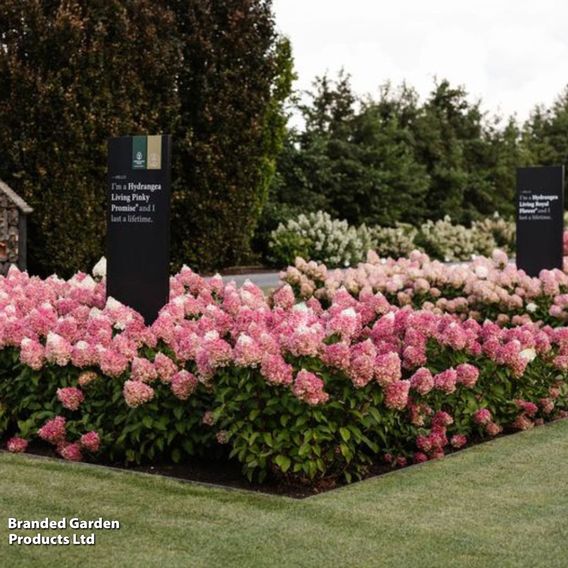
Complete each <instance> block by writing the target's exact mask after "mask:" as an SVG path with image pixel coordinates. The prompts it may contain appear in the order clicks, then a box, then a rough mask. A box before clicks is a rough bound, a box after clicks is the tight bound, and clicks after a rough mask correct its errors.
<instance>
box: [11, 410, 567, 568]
mask: <svg viewBox="0 0 568 568" xmlns="http://www.w3.org/2000/svg"><path fill="white" fill-rule="evenodd" d="M46 515H47V516H50V517H51V518H59V517H61V516H67V517H72V516H74V517H82V518H85V519H90V518H98V517H100V516H102V517H104V518H107V519H118V520H119V521H120V522H121V525H122V528H121V530H120V531H98V532H97V544H96V546H94V547H79V546H75V547H71V546H69V547H64V546H58V547H32V546H29V547H22V546H19V547H17V546H8V544H7V541H8V529H7V518H8V517H9V516H12V517H17V518H20V519H33V518H42V517H45V516H46ZM0 523H1V525H0V526H1V527H2V528H1V529H0V565H1V566H2V567H6V568H8V567H9V568H11V567H19V566H22V567H26V568H27V567H30V566H42V567H44V566H57V567H61V568H63V567H67V566H73V567H81V568H82V567H87V566H108V567H111V566H113V567H118V566H136V567H148V566H160V567H163V568H166V567H171V566H183V567H188V566H203V567H222V568H224V567H231V566H238V567H246V566H270V567H274V568H276V567H280V566H286V567H296V566H301V567H312V566H328V567H344V566H353V567H366V566H377V567H385V566H397V567H405V566H412V567H416V566H428V567H444V566H467V567H475V566H491V567H493V566H495V567H506V566H531V567H532V566H546V567H554V566H562V567H566V566H568V421H564V422H557V423H555V424H552V425H550V426H546V427H542V428H539V429H536V430H534V431H532V432H527V433H522V434H517V435H514V436H509V437H507V438H502V439H499V440H495V441H493V442H490V443H487V444H483V445H481V446H477V447H475V448H472V449H469V450H466V451H463V452H461V453H459V454H456V455H454V456H452V457H449V458H446V459H445V460H442V461H439V462H432V463H427V464H424V465H421V466H418V467H412V468H409V469H406V470H402V471H398V472H394V473H392V474H389V475H386V476H383V477H381V478H375V479H372V480H368V481H365V482H363V483H359V484H355V485H352V486H350V487H348V488H344V489H340V490H337V491H333V492H330V493H326V494H324V495H319V496H316V497H312V498H309V499H307V500H303V501H295V500H291V499H287V498H282V497H272V496H266V495H260V494H252V493H247V492H241V491H228V490H223V489H212V488H208V487H204V486H198V485H194V484H187V483H181V482H176V481H174V480H169V479H164V478H157V477H151V476H145V475H136V474H130V473H127V472H120V471H118V472H117V471H109V470H105V469H101V468H93V467H89V466H84V465H81V464H67V463H61V462H57V461H50V460H43V459H37V458H33V457H27V456H16V455H10V454H6V453H3V454H1V455H0ZM20 534H34V532H33V531H30V532H27V533H24V532H21V533H20Z"/></svg>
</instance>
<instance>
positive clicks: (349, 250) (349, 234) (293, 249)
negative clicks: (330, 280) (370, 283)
mask: <svg viewBox="0 0 568 568" xmlns="http://www.w3.org/2000/svg"><path fill="white" fill-rule="evenodd" d="M268 246H269V248H270V250H271V258H272V260H273V261H274V263H275V264H276V265H279V266H282V265H286V264H289V263H290V262H291V261H292V260H293V259H294V258H295V257H296V256H298V255H300V256H302V255H303V256H307V257H308V258H310V259H312V260H317V261H321V262H325V263H326V264H329V265H331V266H351V265H352V264H356V263H357V262H359V261H361V260H363V259H364V258H365V255H366V254H367V251H368V250H369V249H371V248H373V246H374V241H373V240H372V237H371V233H370V232H369V230H368V229H367V227H366V226H365V225H361V226H360V227H352V226H350V225H349V224H348V223H347V221H339V220H338V219H332V218H331V216H330V215H329V213H325V212H324V211H317V212H316V213H309V214H307V215H304V214H301V215H299V216H298V218H297V219H290V220H289V221H288V222H287V223H286V224H283V223H281V224H280V225H279V226H278V228H277V229H275V230H274V231H273V232H272V233H271V235H270V242H269V244H268ZM299 251H302V252H299Z"/></svg>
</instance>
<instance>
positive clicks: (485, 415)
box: [473, 408, 492, 426]
mask: <svg viewBox="0 0 568 568" xmlns="http://www.w3.org/2000/svg"><path fill="white" fill-rule="evenodd" d="M491 419H492V416H491V412H490V411H489V410H488V409H487V408H480V409H479V410H476V411H475V413H474V415H473V421H474V422H475V423H476V424H479V425H480V426H485V425H486V424H489V423H490V422H491Z"/></svg>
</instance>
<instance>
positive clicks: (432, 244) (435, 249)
mask: <svg viewBox="0 0 568 568" xmlns="http://www.w3.org/2000/svg"><path fill="white" fill-rule="evenodd" d="M417 244H418V245H420V248H422V249H423V250H425V251H426V252H427V253H428V254H430V255H432V256H434V257H437V258H440V259H441V260H444V261H446V262H455V261H460V260H470V259H471V257H472V256H474V255H483V256H488V255H490V254H491V252H492V251H493V250H494V249H496V248H497V243H496V241H495V239H494V238H493V235H492V234H491V233H488V232H484V231H482V230H479V228H478V227H476V226H475V225H473V226H472V227H471V228H468V227H465V226H464V225H454V224H452V219H451V217H450V216H449V215H446V216H445V217H444V218H443V219H440V220H438V221H426V223H423V224H422V225H421V226H420V234H419V236H418V240H417Z"/></svg>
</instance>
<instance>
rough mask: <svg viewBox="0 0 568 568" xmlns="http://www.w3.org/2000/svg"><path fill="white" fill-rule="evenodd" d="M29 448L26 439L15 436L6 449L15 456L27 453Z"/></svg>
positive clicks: (8, 442) (7, 443)
mask: <svg viewBox="0 0 568 568" xmlns="http://www.w3.org/2000/svg"><path fill="white" fill-rule="evenodd" d="M27 448H28V441H27V440H24V438H19V437H18V436H14V437H13V438H10V439H9V440H8V441H7V442H6V449H7V450H8V451H9V452H12V453H13V454H20V453H22V452H25V451H26V450H27Z"/></svg>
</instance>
